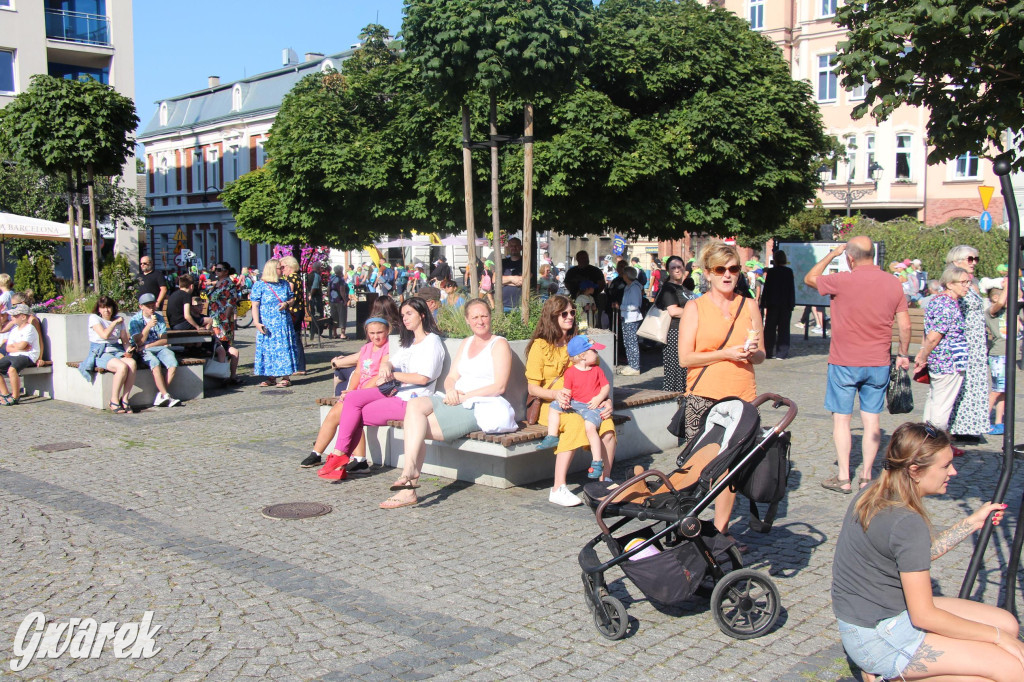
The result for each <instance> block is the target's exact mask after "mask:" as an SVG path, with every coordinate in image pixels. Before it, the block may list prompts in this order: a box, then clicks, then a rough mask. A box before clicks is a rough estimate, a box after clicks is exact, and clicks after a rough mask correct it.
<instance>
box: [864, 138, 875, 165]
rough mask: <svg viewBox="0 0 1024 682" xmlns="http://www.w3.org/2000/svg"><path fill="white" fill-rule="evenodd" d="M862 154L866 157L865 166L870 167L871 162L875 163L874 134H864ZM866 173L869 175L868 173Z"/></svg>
mask: <svg viewBox="0 0 1024 682" xmlns="http://www.w3.org/2000/svg"><path fill="white" fill-rule="evenodd" d="M864 156H866V157H867V164H868V165H867V166H866V167H867V168H871V166H872V164H874V163H875V136H874V135H873V134H868V135H865V136H864ZM868 175H871V174H870V173H868Z"/></svg>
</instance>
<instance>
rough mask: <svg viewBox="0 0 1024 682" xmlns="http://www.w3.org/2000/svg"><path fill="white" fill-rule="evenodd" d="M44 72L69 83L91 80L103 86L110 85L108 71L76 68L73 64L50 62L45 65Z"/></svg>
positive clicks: (83, 67)
mask: <svg viewBox="0 0 1024 682" xmlns="http://www.w3.org/2000/svg"><path fill="white" fill-rule="evenodd" d="M46 71H47V73H49V74H50V75H51V76H53V77H55V78H63V79H64V80H69V81H80V80H85V79H86V78H91V79H93V80H94V81H99V82H100V83H103V84H104V85H110V69H108V68H106V67H103V68H98V67H97V68H90V67H88V66H76V65H74V64H60V63H58V62H50V63H48V64H47V65H46Z"/></svg>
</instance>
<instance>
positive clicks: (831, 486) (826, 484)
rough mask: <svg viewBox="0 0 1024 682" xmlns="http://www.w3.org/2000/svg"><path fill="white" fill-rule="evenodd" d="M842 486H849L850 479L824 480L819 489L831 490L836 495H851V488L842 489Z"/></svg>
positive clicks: (835, 477)
mask: <svg viewBox="0 0 1024 682" xmlns="http://www.w3.org/2000/svg"><path fill="white" fill-rule="evenodd" d="M844 485H850V479H848V478H839V477H838V476H832V477H831V478H826V479H825V480H824V481H822V482H821V487H822V488H825V489H826V490H833V491H835V492H837V493H842V494H844V495H849V494H851V493H852V492H853V486H850V487H849V488H844V487H843V486H844Z"/></svg>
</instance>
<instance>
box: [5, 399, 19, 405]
mask: <svg viewBox="0 0 1024 682" xmlns="http://www.w3.org/2000/svg"><path fill="white" fill-rule="evenodd" d="M19 403H21V398H11V399H10V400H8V401H7V403H6V404H7V405H17V404H19Z"/></svg>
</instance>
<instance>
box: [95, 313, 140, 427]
mask: <svg viewBox="0 0 1024 682" xmlns="http://www.w3.org/2000/svg"><path fill="white" fill-rule="evenodd" d="M88 324H89V343H90V344H92V347H93V350H92V354H93V357H95V358H96V367H97V369H103V370H106V371H108V372H110V373H111V374H113V375H114V382H113V385H112V386H111V388H110V405H109V408H110V411H111V412H116V413H117V414H131V411H132V408H131V406H130V405H129V404H128V396H130V395H131V393H132V388H133V387H134V386H135V371H136V370H137V369H138V365H137V364H136V362H135V358H133V357H132V353H133V352H134V351H135V349H134V348H133V347H132V345H131V337H130V336H129V335H128V325H127V323H126V322H125V321H124V318H122V317H120V316H118V314H117V301H115V300H114V299H113V298H111V297H110V296H100V297H99V300H97V301H96V307H95V308H93V309H92V315H90V316H89V323H88Z"/></svg>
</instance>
